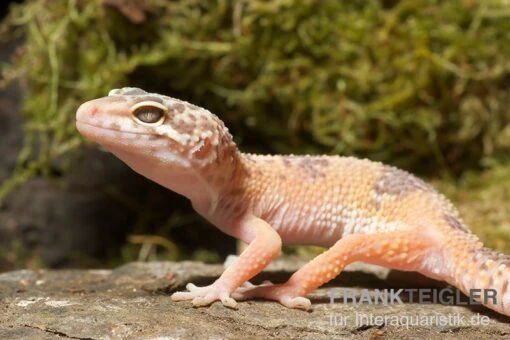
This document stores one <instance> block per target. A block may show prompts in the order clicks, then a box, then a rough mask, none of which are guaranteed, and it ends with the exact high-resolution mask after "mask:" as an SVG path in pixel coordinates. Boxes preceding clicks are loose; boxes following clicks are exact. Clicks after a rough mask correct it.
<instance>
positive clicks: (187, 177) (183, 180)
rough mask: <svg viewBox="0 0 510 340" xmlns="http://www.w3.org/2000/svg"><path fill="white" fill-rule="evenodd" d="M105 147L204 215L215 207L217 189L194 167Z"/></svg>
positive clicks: (122, 148)
mask: <svg viewBox="0 0 510 340" xmlns="http://www.w3.org/2000/svg"><path fill="white" fill-rule="evenodd" d="M106 148H107V149H108V150H109V151H111V152H112V153H113V154H114V155H116V156H117V157H118V158H119V159H121V160H122V161H123V162H124V163H126V164H127V165H128V166H129V167H130V168H131V169H133V170H134V171H136V172H137V173H139V174H140V175H142V176H144V177H146V178H148V179H150V180H152V181H154V182H156V183H158V184H159V185H161V186H163V187H165V188H167V189H170V190H172V191H174V192H176V193H178V194H180V195H182V196H184V197H186V198H188V199H189V200H190V201H191V202H192V204H193V206H194V207H196V208H199V209H200V210H203V211H204V213H205V212H208V211H209V210H210V209H211V207H214V206H215V205H216V202H217V195H218V189H217V188H214V187H211V186H210V185H209V183H207V181H205V179H204V178H203V177H202V173H201V172H200V171H197V170H196V169H195V168H194V167H193V166H191V165H190V166H189V167H183V166H182V165H181V164H177V163H172V162H169V161H168V159H166V160H165V159H160V158H158V157H157V156H155V155H150V154H147V153H136V152H132V151H128V150H127V149H126V147H125V146H122V147H120V146H107V147H106Z"/></svg>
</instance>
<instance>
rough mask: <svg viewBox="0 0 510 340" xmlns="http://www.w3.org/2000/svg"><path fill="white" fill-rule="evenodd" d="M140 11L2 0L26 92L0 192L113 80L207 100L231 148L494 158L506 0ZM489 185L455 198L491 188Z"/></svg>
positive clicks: (186, 4) (408, 163)
mask: <svg viewBox="0 0 510 340" xmlns="http://www.w3.org/2000/svg"><path fill="white" fill-rule="evenodd" d="M144 6H145V12H146V14H147V18H146V20H145V21H143V22H142V23H140V24H134V23H132V22H130V21H129V20H128V19H127V18H126V17H124V16H123V15H122V14H120V12H119V11H118V10H117V9H115V8H111V7H109V8H107V7H104V6H103V4H102V1H100V0H91V1H77V0H75V1H73V0H51V1H50V0H39V1H35V0H34V1H27V2H26V3H24V4H21V5H16V6H13V7H12V9H11V13H10V15H9V17H8V18H7V20H6V21H5V22H4V23H3V24H2V36H4V37H7V36H8V34H9V35H11V36H18V35H23V37H24V42H23V44H22V46H21V48H20V50H19V52H18V53H17V57H16V58H15V59H14V61H13V63H12V64H6V65H2V74H3V80H4V81H7V82H8V81H10V80H13V79H19V80H21V81H22V83H23V85H24V88H25V89H26V94H27V95H26V97H25V99H24V106H23V111H24V114H25V117H26V124H25V127H24V133H25V148H24V149H23V151H22V152H21V154H20V158H19V162H18V167H17V170H16V174H15V175H14V176H13V177H12V178H11V180H10V181H7V182H6V183H4V184H3V185H1V186H0V198H1V196H3V195H5V194H6V193H7V192H8V191H9V190H11V189H12V188H13V187H15V186H16V185H18V184H20V183H22V182H23V181H24V180H26V179H27V178H29V177H30V176H33V175H36V174H39V173H40V172H42V173H43V174H46V175H49V168H50V166H51V165H52V164H53V166H55V164H54V163H52V162H53V160H55V159H56V158H60V156H62V155H69V154H72V153H73V152H74V151H76V150H79V148H80V147H81V146H82V144H83V140H82V139H81V137H80V136H78V134H77V131H76V129H75V127H74V114H75V111H76V109H77V107H78V106H79V104H80V103H82V102H84V101H86V100H89V99H92V98H96V97H99V96H103V95H106V93H107V92H108V91H109V90H110V89H111V88H116V87H121V86H125V85H131V86H138V87H142V88H145V89H147V90H152V91H156V92H159V93H163V94H169V95H173V96H176V97H180V98H184V99H187V100H189V101H192V102H194V103H196V104H199V105H202V106H204V107H207V108H208V109H210V110H211V111H213V112H215V113H217V114H218V115H219V116H220V117H221V118H222V119H223V120H225V122H226V124H227V125H228V126H229V127H230V128H231V130H233V132H234V135H235V137H236V140H237V142H238V143H239V145H240V146H241V148H242V149H243V150H249V151H255V152H271V153H290V152H292V153H298V154H299V153H326V154H344V155H351V154H355V155H358V156H361V157H369V158H371V159H374V160H380V161H384V162H387V163H392V164H396V165H399V166H401V167H404V168H406V169H408V170H411V171H412V172H415V173H420V174H422V175H423V174H426V175H427V176H432V175H436V174H439V173H442V174H445V173H446V174H453V175H454V176H453V178H456V176H457V175H459V174H461V173H462V172H463V171H466V170H471V171H473V170H475V169H477V170H479V169H480V168H484V167H493V166H494V165H498V164H508V162H509V161H510V157H509V156H508V155H509V154H510V115H509V114H508V108H509V103H510V91H509V89H508V79H510V78H509V76H510V62H509V60H510V35H509V34H508V32H510V20H509V17H510V5H509V4H508V1H504V0H491V1H474V0H453V1H437V0H418V1H416V0H412V1H411V0H408V1H405V0H404V1H375V0H372V1H363V2H359V1H312V0H305V1H297V0H274V1H264V0H254V1H249V2H248V1H227V0H215V1H198V0H180V1H166V0H147V1H145V2H144ZM58 164H59V165H58V166H61V164H62V163H61V162H59V163H58ZM495 169H497V167H496V168H495ZM502 169H503V168H502ZM491 171H496V172H497V171H498V170H491ZM466 178H467V177H466ZM492 180H493V178H492V176H489V178H488V183H485V184H486V185H487V188H488V189H480V190H479V192H478V193H474V191H473V193H470V194H469V195H472V196H469V195H468V196H469V197H470V199H469V201H470V202H471V201H473V202H475V201H476V199H479V198H480V199H482V200H485V201H484V202H489V199H488V198H487V197H485V196H483V197H482V196H480V197H478V196H477V195H484V194H483V192H491V193H492V191H491V190H495V191H494V192H495V193H497V195H503V193H500V192H499V191H498V190H501V189H500V188H499V187H498V184H497V182H491V181H492ZM489 182H490V183H489ZM494 183H495V184H494ZM466 190H468V191H469V192H471V191H470V190H471V189H469V188H468V189H466ZM473 190H474V189H473ZM477 190H478V189H477ZM486 190H489V191H486ZM485 195H489V194H485ZM459 200H460V201H461V204H463V202H464V201H463V200H461V199H459ZM486 204H487V209H489V208H490V202H489V203H486ZM468 210H470V209H468ZM481 213H483V214H486V215H487V216H489V215H490V216H493V214H492V213H489V210H487V211H485V210H484V211H481ZM468 214H469V211H468ZM498 216H499V215H498ZM489 219H493V217H490V218H489ZM475 224H476V223H475ZM505 228H506V227H505ZM498 235H499V234H498ZM498 235H493V236H494V237H496V238H500V237H502V236H501V235H499V236H498ZM488 237H489V236H488ZM489 238H490V237H489ZM494 242H496V241H494ZM505 242H506V241H505ZM496 243H497V242H496ZM496 243H495V244H494V245H495V246H496V247H499V248H501V249H507V248H505V247H506V246H502V245H498V244H496ZM505 244H506V243H505Z"/></svg>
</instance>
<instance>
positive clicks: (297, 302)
mask: <svg viewBox="0 0 510 340" xmlns="http://www.w3.org/2000/svg"><path fill="white" fill-rule="evenodd" d="M280 303H281V304H282V305H284V306H285V307H288V308H297V309H303V310H309V309H310V308H311V307H312V303H311V302H310V300H309V299H307V298H305V297H302V296H295V297H292V296H283V297H282V298H280Z"/></svg>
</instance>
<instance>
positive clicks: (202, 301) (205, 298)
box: [171, 283, 237, 308]
mask: <svg viewBox="0 0 510 340" xmlns="http://www.w3.org/2000/svg"><path fill="white" fill-rule="evenodd" d="M186 289H187V290H188V291H187V292H175V293H173V294H172V296H171V298H172V300H173V301H187V300H191V303H192V304H193V306H194V307H202V306H208V305H210V304H211V303H213V302H214V301H218V300H219V301H221V303H222V304H223V305H224V306H225V307H229V308H236V306H237V302H236V301H235V300H234V299H233V298H231V297H230V293H229V291H228V290H227V289H226V288H225V287H224V286H222V285H220V284H217V283H213V284H212V285H209V286H205V287H197V286H195V285H194V284H193V283H188V284H187V285H186Z"/></svg>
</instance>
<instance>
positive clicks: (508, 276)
mask: <svg viewBox="0 0 510 340" xmlns="http://www.w3.org/2000/svg"><path fill="white" fill-rule="evenodd" d="M472 236H474V235H472V234H471V235H470V237H464V240H462V241H463V242H462V241H461V242H458V243H456V244H455V245H453V247H452V248H450V252H451V254H450V255H451V258H452V262H451V263H452V278H453V280H452V282H451V283H452V284H454V285H455V286H457V287H458V288H459V289H460V290H461V291H462V292H463V293H464V294H466V295H467V296H470V297H476V300H477V301H478V302H480V303H482V304H483V305H485V306H486V307H488V308H490V309H493V310H495V311H497V312H499V313H501V314H505V315H507V316H510V289H509V288H510V287H509V282H510V256H509V255H505V254H502V253H499V252H497V251H495V250H492V249H489V248H486V247H483V246H482V245H481V243H480V242H479V241H478V240H477V239H473V237H472Z"/></svg>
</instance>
